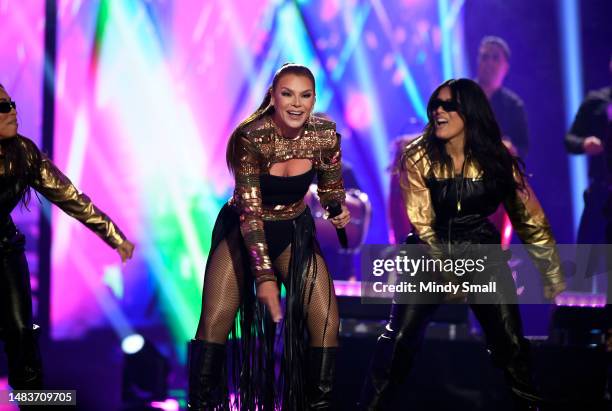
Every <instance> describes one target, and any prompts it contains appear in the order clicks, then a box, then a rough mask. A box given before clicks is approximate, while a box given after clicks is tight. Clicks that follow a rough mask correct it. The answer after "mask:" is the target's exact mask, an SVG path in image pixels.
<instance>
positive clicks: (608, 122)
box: [565, 56, 612, 302]
mask: <svg viewBox="0 0 612 411" xmlns="http://www.w3.org/2000/svg"><path fill="white" fill-rule="evenodd" d="M610 73H611V74H612V56H610ZM565 147H566V148H567V151H568V152H570V153H572V154H586V155H587V156H588V159H589V187H588V188H587V190H586V191H585V193H584V210H583V211H582V217H581V219H580V226H579V228H578V239H577V242H578V244H612V191H611V189H612V87H604V88H602V89H599V90H594V91H591V92H590V93H589V94H588V95H587V97H586V98H585V99H584V101H583V102H582V104H581V105H580V108H579V109H578V113H577V114H576V117H575V118H574V122H573V123H572V126H571V128H570V131H569V133H568V134H567V135H566V136H565ZM597 249H599V248H597ZM603 254H607V253H605V252H604V253H603ZM595 257H598V256H593V255H592V256H591V261H590V264H591V265H593V264H597V262H594V261H593V260H594V259H597V258H595ZM608 257H610V256H608ZM608 264H610V262H608ZM608 282H610V277H609V278H608ZM611 293H612V287H608V301H609V302H610V297H611V295H610V294H611Z"/></svg>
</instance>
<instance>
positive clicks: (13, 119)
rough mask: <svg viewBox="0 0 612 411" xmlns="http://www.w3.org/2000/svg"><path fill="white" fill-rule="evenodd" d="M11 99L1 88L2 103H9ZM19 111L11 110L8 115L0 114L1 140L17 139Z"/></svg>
mask: <svg viewBox="0 0 612 411" xmlns="http://www.w3.org/2000/svg"><path fill="white" fill-rule="evenodd" d="M10 101H11V97H10V96H9V95H8V93H7V92H6V90H5V89H4V88H2V87H0V102H2V103H7V102H10ZM17 126H18V124H17V110H15V109H14V108H11V110H10V111H9V112H8V113H0V139H4V138H10V137H15V135H16V134H17Z"/></svg>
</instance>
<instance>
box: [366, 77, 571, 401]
mask: <svg viewBox="0 0 612 411" xmlns="http://www.w3.org/2000/svg"><path fill="white" fill-rule="evenodd" d="M427 115H428V118H429V122H428V124H427V126H426V128H425V132H424V135H423V136H421V137H419V138H418V139H416V140H415V141H414V142H412V143H411V144H410V145H409V146H408V147H407V148H406V149H405V151H404V154H403V157H402V169H401V172H400V185H401V190H402V196H403V199H404V204H405V207H406V211H407V214H408V217H409V219H410V222H411V224H412V226H413V229H414V233H413V234H414V236H413V240H414V239H415V238H416V239H417V241H414V242H421V243H425V244H427V245H428V246H429V249H430V252H431V253H433V256H434V257H436V256H438V257H439V256H441V255H442V254H444V253H446V252H451V253H453V252H455V251H453V250H457V249H466V248H465V244H468V245H469V247H472V250H478V248H477V247H480V249H481V250H488V251H489V254H491V255H488V256H487V257H488V261H487V267H488V268H487V270H485V274H484V275H483V277H482V278H480V279H479V281H481V282H483V283H484V284H486V282H487V281H489V280H492V281H496V282H497V283H499V287H498V288H499V289H500V290H499V291H498V292H497V293H493V295H491V296H488V297H486V298H485V300H484V301H482V300H479V299H480V298H481V297H482V296H479V295H474V294H473V295H470V294H468V295H467V297H468V303H469V304H470V307H471V308H472V310H473V311H474V314H475V315H476V317H477V319H478V320H479V322H480V324H481V325H482V328H483V330H484V333H485V336H486V340H487V345H488V347H489V349H490V351H491V352H492V358H493V361H494V363H495V364H496V365H498V366H500V367H502V368H503V369H504V371H505V375H506V379H507V381H508V384H509V385H510V387H511V389H512V392H513V395H514V398H515V400H516V401H515V402H516V404H517V405H516V407H517V409H520V410H527V409H535V405H534V404H535V403H536V402H537V401H538V400H539V398H538V396H537V394H536V391H535V389H534V388H533V384H532V382H531V365H530V361H529V345H528V341H527V340H526V339H525V338H524V336H523V330H522V324H521V318H520V314H519V310H518V305H517V300H516V291H515V286H514V283H513V281H512V276H511V272H510V269H509V267H508V264H507V260H508V255H507V253H504V252H503V251H502V249H501V246H500V245H499V244H500V242H501V237H500V233H499V232H498V231H497V229H496V228H495V227H494V226H493V225H492V224H491V223H490V221H489V220H488V216H490V215H491V214H492V213H493V212H495V210H496V209H497V207H498V206H499V204H500V203H503V205H504V207H505V209H506V211H507V212H508V215H509V216H510V219H511V221H512V224H513V226H514V229H515V230H516V232H517V234H518V236H519V237H520V239H521V240H522V242H523V243H524V244H526V245H527V250H528V252H529V254H530V255H531V257H532V259H533V260H534V263H535V264H536V266H537V267H538V268H539V270H540V271H541V273H542V275H543V283H544V294H545V296H546V297H547V298H554V297H555V296H556V295H557V294H559V293H560V292H561V291H563V290H564V289H565V283H564V279H563V275H562V272H561V267H560V263H559V256H558V254H557V250H556V247H555V240H554V238H553V235H552V232H551V229H550V225H549V223H548V221H547V219H546V216H545V215H544V212H543V211H542V208H541V207H540V204H539V203H538V200H537V199H536V197H535V194H534V193H533V191H532V190H531V189H530V187H529V185H528V184H527V181H526V179H525V175H524V172H523V166H522V162H521V161H520V160H519V159H518V158H516V157H513V156H512V155H511V154H510V153H509V151H508V150H507V149H506V147H505V146H504V144H503V143H502V138H501V132H500V129H499V126H498V125H497V123H496V121H495V117H494V115H493V112H492V110H491V107H490V105H489V102H488V100H487V97H486V95H485V94H484V93H483V91H482V90H481V88H480V87H479V86H478V84H477V83H475V82H474V81H472V80H469V79H458V80H448V81H446V82H445V83H443V84H442V85H440V86H439V87H438V88H437V89H436V90H435V91H434V92H433V94H432V96H431V98H430V100H429V103H428V106H427ZM482 244H494V245H495V244H496V245H495V246H481V245H482ZM423 275H425V274H423ZM452 277H453V275H452V273H451V279H453V278H452ZM484 277H486V279H485V278H484ZM475 278H476V277H475ZM508 290H509V291H510V292H508ZM445 298H448V296H447V295H444V294H434V295H424V294H422V295H417V296H415V297H414V299H413V300H410V301H408V302H409V303H408V304H394V305H393V306H392V310H391V316H390V320H389V323H388V325H387V328H386V331H385V332H384V333H383V334H382V335H381V336H380V337H379V339H378V342H377V346H376V351H375V354H374V358H373V361H372V366H371V374H370V376H369V378H368V380H367V381H366V385H365V387H364V392H363V393H362V399H361V405H362V406H363V407H364V408H366V409H368V410H385V409H389V407H390V406H391V405H390V404H391V402H392V398H393V396H394V394H395V391H396V389H397V387H399V386H400V385H401V383H402V382H403V381H404V380H405V378H406V377H407V374H408V372H409V370H410V368H411V364H412V360H413V358H414V355H415V351H416V350H417V349H418V347H419V346H420V344H421V342H422V339H423V335H424V332H425V328H426V326H427V323H428V322H429V320H430V318H431V315H432V314H433V312H434V310H435V309H436V308H437V307H438V306H439V304H440V303H441V302H443V301H444V299H445ZM419 299H420V300H419ZM483 302H484V303H483Z"/></svg>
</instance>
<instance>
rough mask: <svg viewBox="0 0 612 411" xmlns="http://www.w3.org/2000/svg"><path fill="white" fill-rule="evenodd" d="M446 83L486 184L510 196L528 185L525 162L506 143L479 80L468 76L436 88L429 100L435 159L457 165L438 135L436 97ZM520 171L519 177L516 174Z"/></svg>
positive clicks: (428, 142)
mask: <svg viewBox="0 0 612 411" xmlns="http://www.w3.org/2000/svg"><path fill="white" fill-rule="evenodd" d="M444 87H448V88H449V89H450V91H451V95H452V99H453V101H456V102H457V104H458V106H459V108H458V114H459V115H460V116H461V118H462V119H463V122H464V124H465V148H464V150H465V153H466V155H468V156H470V157H471V158H472V159H473V160H475V161H476V163H477V164H478V166H479V167H480V168H481V169H482V171H483V179H484V183H485V187H486V188H487V189H488V190H491V192H496V193H499V195H500V196H501V198H502V199H503V198H506V197H507V196H508V195H510V194H511V193H514V192H515V191H516V190H517V189H520V190H523V189H524V188H525V164H524V163H523V161H522V160H521V159H520V158H519V157H515V156H513V155H512V154H511V153H510V151H508V149H507V148H506V146H505V145H504V144H503V143H502V133H501V129H500V128H499V125H498V124H497V121H496V120H495V115H494V114H493V110H492V109H491V105H490V104H489V100H488V99H487V96H486V94H485V93H484V92H483V91H482V89H481V88H480V86H479V85H478V83H476V82H475V81H473V80H470V79H467V78H460V79H451V80H447V81H445V82H444V83H442V84H440V85H439V86H438V88H436V89H435V90H434V92H433V93H432V94H431V97H430V98H429V102H428V103H427V118H428V119H429V121H428V123H427V125H426V126H425V133H424V134H425V138H424V144H425V147H426V151H427V154H428V155H429V157H430V158H431V159H432V160H434V161H435V160H437V161H439V162H440V163H441V164H442V165H443V166H444V167H451V169H452V167H453V162H452V159H451V158H450V156H449V155H448V153H447V152H446V148H445V141H444V140H442V139H439V138H437V137H436V135H435V121H434V118H433V115H432V113H433V110H434V108H433V107H432V106H433V100H434V99H436V98H437V97H438V93H439V92H440V90H441V89H442V88H444ZM514 172H516V173H518V179H515V178H514Z"/></svg>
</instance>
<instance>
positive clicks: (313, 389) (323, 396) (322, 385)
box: [308, 347, 338, 411]
mask: <svg viewBox="0 0 612 411" xmlns="http://www.w3.org/2000/svg"><path fill="white" fill-rule="evenodd" d="M337 350H338V349H337V348H336V347H311V348H310V350H309V353H308V406H309V409H310V410H312V411H315V410H316V411H323V410H326V411H327V410H331V409H332V393H333V388H334V375H335V367H336V351H337Z"/></svg>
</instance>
